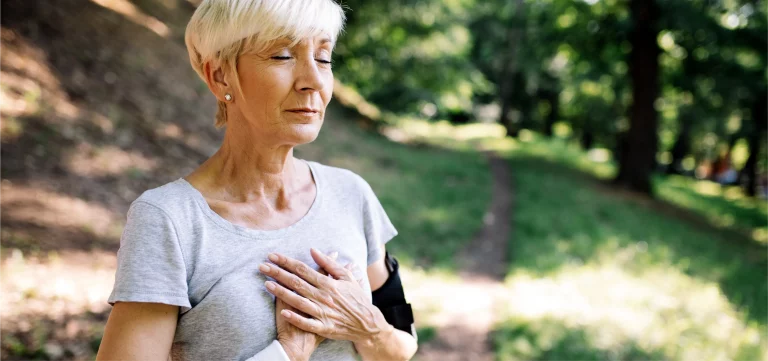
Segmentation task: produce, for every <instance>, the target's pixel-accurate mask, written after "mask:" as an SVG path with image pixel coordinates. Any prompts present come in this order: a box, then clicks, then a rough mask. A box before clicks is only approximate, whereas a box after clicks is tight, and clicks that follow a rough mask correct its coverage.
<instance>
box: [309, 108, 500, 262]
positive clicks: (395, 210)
mask: <svg viewBox="0 0 768 361" xmlns="http://www.w3.org/2000/svg"><path fill="white" fill-rule="evenodd" d="M351 119H354V117H351V116H348V115H347V114H345V113H344V110H343V109H341V108H340V107H339V106H338V105H336V104H332V105H331V106H330V107H329V114H328V115H327V116H326V123H325V124H324V125H323V129H322V131H321V133H320V136H319V137H318V139H317V140H316V141H315V142H313V143H310V144H307V145H304V146H301V147H299V148H297V152H296V154H297V156H299V157H302V158H305V159H310V160H316V161H319V162H321V163H323V164H327V165H331V166H336V167H341V168H346V169H350V170H352V171H354V172H355V173H357V174H359V175H361V176H362V177H363V178H364V179H365V180H366V181H368V183H369V184H370V185H371V187H372V188H373V190H374V192H375V193H376V195H377V197H378V198H379V200H380V201H381V203H382V205H383V206H384V209H385V210H386V212H387V215H388V216H389V218H390V219H391V220H392V223H393V224H394V225H395V227H396V228H397V229H398V231H399V236H398V237H396V238H395V239H394V240H393V241H392V242H390V243H389V244H388V245H387V247H388V249H390V250H392V251H393V252H394V253H395V254H396V256H397V257H398V259H399V260H400V261H401V263H403V264H404V265H405V266H407V267H417V268H430V269H431V270H436V271H437V270H443V271H447V272H450V271H452V270H454V269H455V264H454V262H453V257H454V255H455V254H456V253H457V252H459V250H460V249H461V248H462V247H463V246H464V245H465V244H466V243H467V242H469V241H470V240H471V239H472V237H473V235H474V234H475V233H476V232H477V231H478V230H479V228H480V227H481V225H482V219H483V214H484V213H485V210H486V207H487V206H488V203H489V202H490V197H491V187H490V185H491V178H490V174H489V171H488V164H487V161H486V159H485V157H484V156H483V155H482V154H478V153H475V152H459V151H453V150H447V149H438V148H434V147H420V146H407V145H403V144H400V143H395V142H392V141H390V140H388V139H387V138H385V137H382V136H381V135H378V134H375V133H372V132H367V131H364V130H362V129H360V128H358V127H357V126H353V124H352V123H351Z"/></svg>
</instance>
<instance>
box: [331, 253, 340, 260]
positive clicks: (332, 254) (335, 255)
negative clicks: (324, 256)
mask: <svg viewBox="0 0 768 361" xmlns="http://www.w3.org/2000/svg"><path fill="white" fill-rule="evenodd" d="M338 256H339V252H336V251H333V252H331V258H333V259H334V260H335V259H336V257H338Z"/></svg>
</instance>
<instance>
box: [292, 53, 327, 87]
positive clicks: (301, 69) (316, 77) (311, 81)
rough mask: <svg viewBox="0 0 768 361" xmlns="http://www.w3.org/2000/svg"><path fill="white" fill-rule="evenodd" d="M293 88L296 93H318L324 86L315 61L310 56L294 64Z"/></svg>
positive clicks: (323, 80)
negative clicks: (294, 78)
mask: <svg viewBox="0 0 768 361" xmlns="http://www.w3.org/2000/svg"><path fill="white" fill-rule="evenodd" d="M295 71H296V82H295V84H294V85H295V88H296V91H298V92H319V91H321V90H323V88H324V87H325V86H326V84H325V79H324V77H323V74H322V73H321V70H320V68H319V67H318V63H317V61H316V60H315V59H314V57H312V56H310V57H308V59H306V58H305V59H303V61H299V62H298V64H296V68H295Z"/></svg>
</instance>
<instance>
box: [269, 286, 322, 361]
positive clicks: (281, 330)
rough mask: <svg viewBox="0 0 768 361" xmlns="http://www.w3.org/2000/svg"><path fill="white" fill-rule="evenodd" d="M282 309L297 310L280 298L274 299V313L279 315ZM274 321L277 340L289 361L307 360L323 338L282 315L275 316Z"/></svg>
mask: <svg viewBox="0 0 768 361" xmlns="http://www.w3.org/2000/svg"><path fill="white" fill-rule="evenodd" d="M284 309H287V310H290V311H293V312H299V311H298V310H296V309H295V308H293V307H291V306H289V305H287V304H286V303H285V302H283V301H282V300H281V299H279V298H278V299H276V302H275V314H276V315H279V314H280V311H282V310H284ZM275 322H276V324H277V341H278V342H280V345H281V346H282V347H283V350H285V353H286V354H287V355H288V358H290V359H291V361H306V360H309V357H310V356H312V353H313V352H315V349H317V346H319V345H320V342H323V340H324V338H323V337H322V336H318V335H316V334H314V333H311V332H307V331H304V330H302V329H300V328H297V327H296V326H294V325H292V324H290V323H289V322H288V321H286V320H285V318H283V317H276V318H275Z"/></svg>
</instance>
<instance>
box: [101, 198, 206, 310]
mask: <svg viewBox="0 0 768 361" xmlns="http://www.w3.org/2000/svg"><path fill="white" fill-rule="evenodd" d="M118 301H123V302H153V303H164V304H168V305H174V306H180V307H181V312H186V311H188V310H189V309H190V308H191V305H190V303H189V296H188V295H187V271H186V266H185V263H184V256H183V254H182V251H181V246H180V245H179V239H178V235H177V234H176V229H175V227H174V225H173V223H172V221H171V218H170V217H169V216H168V214H167V213H166V212H165V211H163V210H162V209H161V208H159V207H157V206H155V205H153V204H150V203H147V202H144V201H136V202H134V203H133V204H132V205H131V208H130V209H129V210H128V220H127V222H126V224H125V229H124V230H123V235H122V237H121V238H120V248H119V249H118V251H117V272H116V273H115V286H114V288H113V289H112V293H111V294H110V295H109V299H108V301H107V302H109V304H110V305H114V304H115V302H118Z"/></svg>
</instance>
